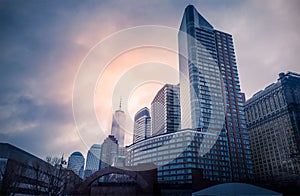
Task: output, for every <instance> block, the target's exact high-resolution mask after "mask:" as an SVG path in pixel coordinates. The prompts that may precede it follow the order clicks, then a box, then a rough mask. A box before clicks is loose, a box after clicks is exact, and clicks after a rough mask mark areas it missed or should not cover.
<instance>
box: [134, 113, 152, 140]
mask: <svg viewBox="0 0 300 196" xmlns="http://www.w3.org/2000/svg"><path fill="white" fill-rule="evenodd" d="M150 135H151V117H150V111H149V109H148V108H147V107H144V108H142V109H140V110H139V111H138V112H137V113H136V114H135V116H134V128H133V143H135V142H138V141H140V140H143V139H145V138H147V137H149V136H150Z"/></svg>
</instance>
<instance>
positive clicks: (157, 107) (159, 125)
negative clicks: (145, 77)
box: [151, 84, 180, 135]
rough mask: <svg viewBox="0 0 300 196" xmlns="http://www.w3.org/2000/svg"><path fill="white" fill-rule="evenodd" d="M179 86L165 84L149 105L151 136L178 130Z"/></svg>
mask: <svg viewBox="0 0 300 196" xmlns="http://www.w3.org/2000/svg"><path fill="white" fill-rule="evenodd" d="M179 97H180V96H179V85H172V84H165V85H164V86H163V87H162V88H161V89H160V90H159V91H158V92H157V94H156V96H155V97H154V99H153V101H152V103H151V118H152V135H159V134H163V133H167V132H175V131H177V130H179V129H180V102H179Z"/></svg>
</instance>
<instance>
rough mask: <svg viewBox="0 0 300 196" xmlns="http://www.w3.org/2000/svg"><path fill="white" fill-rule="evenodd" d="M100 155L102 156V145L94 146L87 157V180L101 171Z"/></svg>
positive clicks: (85, 173)
mask: <svg viewBox="0 0 300 196" xmlns="http://www.w3.org/2000/svg"><path fill="white" fill-rule="evenodd" d="M100 154H101V145H100V144H94V145H92V146H91V148H90V150H89V151H88V154H87V157H86V165H85V171H84V177H85V178H87V177H89V176H90V175H91V174H93V173H94V172H96V171H98V170H99V163H100Z"/></svg>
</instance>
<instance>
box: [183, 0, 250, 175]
mask: <svg viewBox="0 0 300 196" xmlns="http://www.w3.org/2000/svg"><path fill="white" fill-rule="evenodd" d="M180 31H181V32H179V35H178V42H179V52H180V56H179V70H180V104H181V128H182V129H185V128H192V129H202V131H203V132H209V133H213V134H215V135H216V136H217V137H218V139H217V141H216V143H215V145H214V146H212V151H211V152H213V151H216V153H215V156H217V157H218V156H219V152H220V145H218V141H226V142H225V143H226V144H225V146H228V150H229V157H230V160H231V161H230V162H231V176H232V181H248V180H251V179H252V178H253V171H252V160H251V151H250V144H249V136H248V133H247V129H246V124H245V123H246V122H245V114H244V111H243V93H241V91H240V85H239V78H238V72H237V65H236V59H235V53H234V46H233V39H232V36H231V35H230V34H228V33H224V32H221V31H218V30H215V29H214V27H213V26H212V25H211V24H210V23H209V22H208V21H207V20H206V19H205V18H203V17H202V16H201V15H200V14H199V13H198V12H197V10H196V9H195V8H194V7H193V6H192V5H189V6H188V7H187V8H186V9H185V13H184V16H183V19H182V23H181V26H180ZM222 137H225V138H222Z"/></svg>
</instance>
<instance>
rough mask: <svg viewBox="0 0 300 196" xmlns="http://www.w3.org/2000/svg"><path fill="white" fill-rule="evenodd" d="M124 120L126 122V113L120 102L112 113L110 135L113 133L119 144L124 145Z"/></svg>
mask: <svg viewBox="0 0 300 196" xmlns="http://www.w3.org/2000/svg"><path fill="white" fill-rule="evenodd" d="M125 122H126V115H125V112H124V111H123V110H122V108H121V102H120V106H119V109H118V110H116V111H115V113H114V115H113V119H112V126H111V135H113V136H114V137H115V138H116V139H117V140H118V144H119V146H124V139H125Z"/></svg>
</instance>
